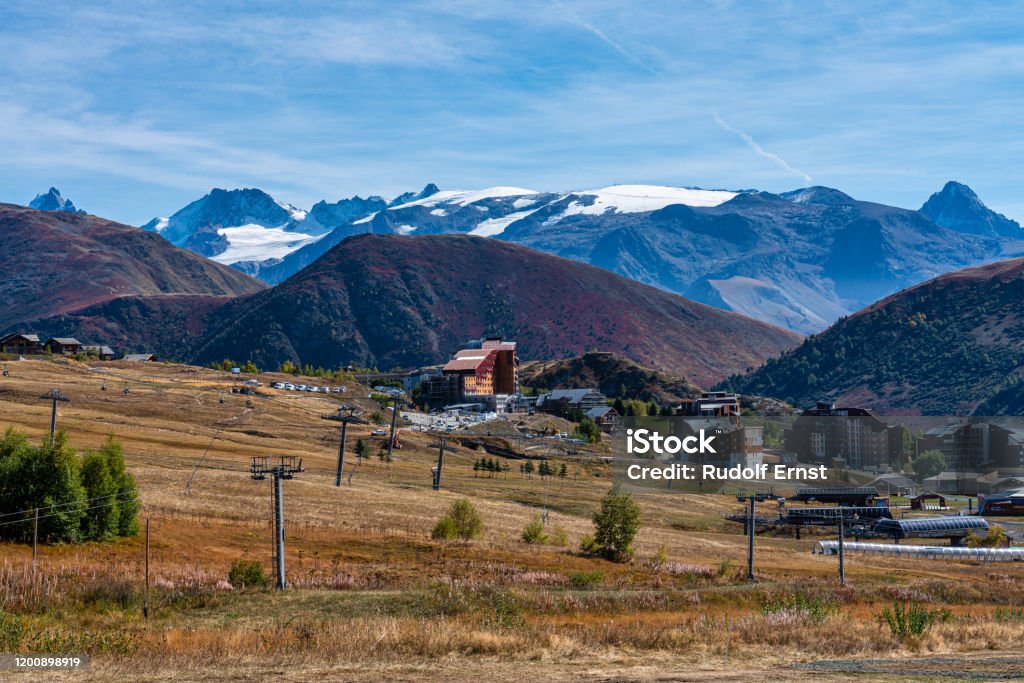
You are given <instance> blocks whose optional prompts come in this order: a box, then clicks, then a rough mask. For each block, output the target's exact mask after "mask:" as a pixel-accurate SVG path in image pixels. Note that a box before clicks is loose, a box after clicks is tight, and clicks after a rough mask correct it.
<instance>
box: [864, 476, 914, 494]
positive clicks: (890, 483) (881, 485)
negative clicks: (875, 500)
mask: <svg viewBox="0 0 1024 683" xmlns="http://www.w3.org/2000/svg"><path fill="white" fill-rule="evenodd" d="M871 486H874V487H875V490H876V491H878V495H880V496H916V495H917V494H918V493H919V492H920V491H921V485H920V484H918V483H917V482H916V481H914V480H913V479H910V478H908V477H904V476H903V475H902V474H883V475H882V476H880V477H878V478H877V479H875V480H874V481H873V482H871Z"/></svg>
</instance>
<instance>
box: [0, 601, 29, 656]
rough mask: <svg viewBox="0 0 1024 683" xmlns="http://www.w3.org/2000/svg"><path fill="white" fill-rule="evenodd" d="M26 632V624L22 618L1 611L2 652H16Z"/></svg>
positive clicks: (0, 637)
mask: <svg viewBox="0 0 1024 683" xmlns="http://www.w3.org/2000/svg"><path fill="white" fill-rule="evenodd" d="M24 632H25V622H24V621H22V619H21V617H19V616H17V615H15V614H8V613H7V612H3V611H0V652H4V653H11V652H16V651H17V650H18V646H19V645H20V644H21V636H22V634H23V633H24Z"/></svg>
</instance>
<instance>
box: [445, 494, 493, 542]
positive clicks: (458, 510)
mask: <svg viewBox="0 0 1024 683" xmlns="http://www.w3.org/2000/svg"><path fill="white" fill-rule="evenodd" d="M448 516H449V517H451V519H452V521H453V522H455V535H456V536H458V537H459V538H461V539H463V540H465V541H469V540H472V539H474V538H480V536H482V535H483V533H484V520H483V518H481V517H480V513H479V512H477V510H476V508H475V507H474V506H473V504H472V503H471V502H469V500H467V499H465V498H461V499H459V500H457V501H455V502H454V503H452V506H451V508H449V510H448Z"/></svg>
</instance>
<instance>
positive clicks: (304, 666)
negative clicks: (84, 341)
mask: <svg viewBox="0 0 1024 683" xmlns="http://www.w3.org/2000/svg"><path fill="white" fill-rule="evenodd" d="M7 365H8V367H9V368H10V371H11V376H10V377H4V378H0V429H6V428H7V427H14V428H16V429H18V430H21V431H23V432H26V433H28V434H29V435H30V437H31V438H32V439H33V440H39V439H41V438H42V437H43V435H44V433H45V432H46V431H47V430H48V427H49V411H50V404H49V402H48V401H46V400H42V399H41V398H40V396H42V395H43V394H44V393H45V392H47V391H49V390H50V389H52V388H54V387H59V388H60V389H62V390H63V391H64V392H65V393H66V394H67V395H68V396H70V397H71V399H72V400H71V402H70V403H65V404H61V406H60V414H59V419H58V424H59V428H60V429H63V430H66V431H67V433H68V435H69V437H70V439H71V442H72V444H73V445H74V446H75V447H76V448H78V449H80V450H84V449H88V448H93V447H97V446H99V445H100V444H101V443H102V441H103V440H105V439H106V437H107V436H108V435H109V434H113V435H114V436H115V437H116V438H117V439H118V440H119V441H120V442H121V443H122V444H123V446H124V449H125V452H126V457H127V460H128V466H129V470H130V471H131V472H132V474H134V476H135V477H136V479H137V482H138V486H139V490H140V493H141V498H142V503H143V508H142V517H143V518H144V519H146V518H148V519H149V520H150V524H151V529H152V546H151V586H152V587H151V591H150V595H149V604H150V610H151V613H150V618H149V619H148V621H147V620H144V619H143V616H142V583H143V550H144V544H143V541H142V538H141V537H137V538H129V539H121V540H119V541H117V542H114V543H109V544H84V545H78V546H43V547H41V548H40V550H39V558H38V566H37V571H36V574H35V576H34V577H33V575H32V573H31V548H30V547H28V546H25V545H18V544H10V543H8V544H3V545H0V584H2V585H0V591H2V592H0V615H5V616H4V617H3V618H4V619H6V620H7V623H10V622H11V620H16V621H17V622H18V628H20V629H21V633H22V637H21V640H20V641H19V642H20V643H21V645H20V646H19V647H20V648H21V650H22V651H25V652H28V651H33V652H35V651H49V652H75V653H88V654H89V655H90V656H91V659H92V661H91V666H90V668H89V669H88V670H87V671H79V672H62V673H55V672H46V673H34V674H33V673H11V672H0V678H5V677H6V678H10V679H11V680H32V679H36V680H67V681H72V680H74V681H128V680H130V681H170V680H175V681H243V680H288V681H310V680H317V681H334V680H338V681H347V680H352V681H370V680H409V681H426V680H445V681H480V680H490V681H513V680H514V681H576V680H600V681H613V680H616V681H617V680H628V681H676V680H679V681H687V680H691V681H727V680H758V679H766V678H770V679H773V680H778V681H811V680H813V681H832V680H852V679H857V680H957V679H961V678H967V677H973V678H976V679H978V680H984V679H986V678H989V677H992V678H1000V679H1008V678H1010V679H1012V678H1013V677H1014V676H1017V675H1020V676H1021V677H1022V678H1024V658H1022V657H1020V656H1019V650H1020V646H1021V645H1022V644H1024V569H1022V568H1021V567H1020V566H1019V565H1017V564H1015V563H1007V564H992V565H986V564H980V563H974V562H938V561H930V562H925V561H912V560H902V559H895V558H875V557H864V556H857V555H852V556H849V557H848V561H847V576H848V585H847V586H846V587H845V588H840V587H839V586H838V583H837V580H836V562H835V559H834V558H824V557H820V556H812V555H811V547H812V545H813V543H814V541H815V540H816V537H814V536H813V535H805V537H804V538H803V539H802V540H795V539H793V538H792V537H789V536H773V535H770V534H766V535H763V536H759V537H758V539H757V548H758V553H757V575H758V581H757V582H756V583H753V584H751V583H748V582H747V581H746V574H745V570H746V567H745V557H746V543H745V538H744V536H743V535H742V529H741V527H739V526H738V525H735V524H733V523H731V522H728V521H726V520H725V519H724V515H726V514H728V513H730V512H732V511H734V510H736V509H738V503H737V502H736V501H735V498H731V497H729V496H725V495H712V494H705V495H687V494H674V495H666V494H647V495H644V496H641V497H640V498H639V500H638V502H639V503H640V506H641V509H642V514H643V525H642V528H641V531H640V534H639V536H638V538H637V543H636V555H635V557H634V559H633V561H632V562H631V563H628V564H615V563H610V562H606V561H603V560H598V559H591V558H587V557H583V556H581V555H580V554H579V553H578V552H577V551H578V548H579V542H580V539H581V538H582V537H583V536H584V535H585V534H588V533H591V531H592V524H591V521H590V516H591V514H592V513H593V511H594V510H595V509H596V507H597V505H598V501H599V500H600V498H601V497H602V496H603V495H604V494H605V493H606V492H607V491H608V489H609V487H610V483H611V482H610V471H609V469H608V467H607V466H606V465H603V464H596V463H599V461H591V460H587V459H570V460H567V461H565V462H566V464H567V466H568V471H569V473H570V474H569V476H568V477H567V478H565V479H557V478H554V479H549V480H546V481H543V480H541V479H540V478H539V477H537V476H536V475H534V476H533V477H532V478H524V477H523V476H522V475H520V473H519V470H518V463H516V462H511V463H510V464H511V465H512V471H511V472H510V473H508V474H507V475H498V476H492V477H487V476H486V475H474V472H473V469H472V463H473V461H474V459H476V458H478V457H480V455H481V454H479V453H477V452H476V451H470V450H468V449H466V448H462V449H460V450H459V451H457V452H454V453H450V454H449V455H448V456H447V458H446V466H445V477H444V482H443V488H442V490H441V491H439V492H438V491H433V490H432V489H431V486H430V484H431V479H430V478H431V473H430V468H431V466H432V465H433V463H434V461H435V459H436V451H434V450H432V449H430V448H428V444H429V443H430V441H431V438H432V437H430V436H429V435H427V434H420V433H415V432H412V431H409V430H408V429H406V430H403V432H402V440H403V443H404V447H403V448H402V449H401V450H399V451H396V452H395V455H396V457H395V459H394V461H393V462H392V463H390V464H385V463H383V462H381V461H380V460H379V459H378V458H377V444H378V443H379V442H380V439H379V438H372V439H371V437H370V436H369V431H370V429H371V428H374V426H373V425H355V426H353V427H352V428H351V429H350V432H349V452H348V456H347V458H346V469H347V472H348V473H350V474H351V478H349V477H347V476H346V481H345V482H344V484H343V485H342V487H340V488H336V487H335V486H334V466H335V458H336V453H337V447H338V441H339V424H338V423H337V422H332V421H327V420H323V419H321V415H323V414H328V413H331V412H333V410H334V409H335V408H336V407H337V398H336V397H333V396H334V395H332V396H323V397H321V396H314V395H312V394H297V393H294V392H283V391H281V392H277V391H273V390H268V391H263V393H264V394H265V395H263V396H255V397H252V398H251V399H248V400H250V401H251V405H247V403H246V402H247V397H246V396H242V395H237V394H232V393H230V387H231V386H233V385H237V384H238V383H239V381H238V379H237V378H232V377H231V376H230V374H228V373H224V372H218V371H213V370H207V369H201V368H194V367H188V366H181V365H170V364H167V365H165V364H138V365H131V364H126V363H120V362H110V363H91V364H85V363H77V362H74V361H68V360H30V361H20V362H10V363H8V364H7ZM283 378H284V377H283V376H280V375H273V374H264V375H261V376H259V378H258V379H260V380H261V381H263V382H265V383H268V384H269V383H270V382H273V381H276V380H277V379H283ZM318 383H323V382H318ZM104 384H105V385H106V387H107V389H106V390H105V391H104V390H102V389H101V386H102V385H104ZM347 386H348V393H347V394H345V396H344V398H345V400H346V401H348V402H357V403H360V404H361V405H362V407H363V408H365V409H366V412H367V414H368V413H369V412H370V411H372V410H374V409H376V404H375V403H373V401H371V400H369V399H368V398H367V395H368V390H367V389H366V388H365V387H360V386H359V385H357V384H353V383H348V385H347ZM125 387H128V389H129V390H130V392H129V393H127V394H126V393H125V392H124V389H125ZM222 392H226V393H224V394H223V396H224V402H223V403H221V402H220V396H221V395H222ZM508 427H510V426H507V428H508ZM478 431H479V430H478ZM493 431H495V432H497V431H500V430H499V428H498V427H495V428H494V430H493ZM358 438H364V439H371V440H372V442H373V447H372V449H371V455H372V457H371V458H370V459H369V460H368V461H363V462H358V463H357V460H356V458H355V455H354V446H355V441H356V439H358ZM204 454H205V455H204ZM257 455H275V456H276V455H294V456H297V457H301V458H302V459H303V462H304V465H305V467H306V468H307V469H306V471H305V472H303V473H301V474H299V475H297V476H296V478H295V479H294V480H291V481H287V482H285V483H284V496H285V499H284V504H285V520H286V536H287V562H286V565H287V569H288V578H289V582H290V583H291V586H292V587H291V588H290V589H289V590H287V591H285V592H276V591H273V590H269V589H268V590H236V589H232V588H231V586H230V584H228V582H227V576H228V570H229V567H230V565H231V563H232V561H233V560H236V559H239V558H246V559H256V560H259V561H260V562H262V564H263V566H264V567H265V568H266V570H267V572H268V573H269V572H270V570H271V533H270V531H271V529H270V500H271V498H270V484H269V482H267V481H262V482H258V481H253V480H251V479H250V478H249V473H248V467H249V459H250V457H252V456H257ZM197 463H198V464H199V466H198V467H197V466H196V465H197ZM559 464H560V463H559ZM190 479H191V485H190V486H189V492H188V493H186V485H187V484H188V483H189V481H190ZM459 498H468V499H470V500H471V501H472V502H473V504H474V505H475V506H476V507H477V508H478V509H479V511H480V513H481V515H482V517H483V519H484V524H485V530H484V535H483V538H482V539H480V540H478V541H473V542H469V543H462V542H438V541H433V540H431V538H430V531H431V528H432V527H433V525H434V523H435V522H436V521H437V520H438V519H439V518H440V517H441V516H442V515H443V514H444V513H445V511H446V510H447V508H448V506H449V505H450V504H451V503H452V502H453V501H454V500H456V499H459ZM545 500H547V503H548V506H549V507H550V509H551V510H552V512H551V514H550V517H549V520H548V528H549V529H552V530H553V529H556V528H560V529H562V530H564V535H565V536H566V537H567V540H568V545H565V546H558V545H544V546H538V545H527V544H526V543H524V542H523V541H522V540H521V539H520V534H521V532H522V529H523V527H524V526H525V525H526V524H527V523H528V522H529V521H530V520H531V519H532V518H533V517H534V516H535V515H536V514H537V513H538V511H539V510H540V509H541V508H542V506H543V505H544V501H545ZM817 538H820V537H817ZM662 549H664V550H663V551H662ZM659 555H660V556H661V557H659ZM666 555H667V557H666ZM896 602H898V603H904V602H917V603H920V604H921V605H923V606H924V607H925V608H927V609H928V610H933V611H935V614H936V615H938V617H937V618H936V623H935V624H934V626H933V627H932V628H931V629H930V630H927V631H926V632H925V633H923V634H922V635H919V636H911V637H907V638H897V637H896V636H894V635H893V634H892V632H891V631H890V629H889V628H888V627H887V626H886V625H885V624H884V623H882V622H881V621H880V619H879V615H880V613H881V611H882V610H883V608H885V607H891V606H892V605H893V604H894V603H896ZM2 627H3V624H0V630H2ZM0 635H2V634H0Z"/></svg>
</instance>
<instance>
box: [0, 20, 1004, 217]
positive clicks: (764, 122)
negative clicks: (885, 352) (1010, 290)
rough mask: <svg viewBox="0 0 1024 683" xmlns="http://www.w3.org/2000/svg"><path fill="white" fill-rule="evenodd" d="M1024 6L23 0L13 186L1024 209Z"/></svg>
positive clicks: (115, 200) (0, 173)
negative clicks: (727, 198)
mask: <svg viewBox="0 0 1024 683" xmlns="http://www.w3.org/2000/svg"><path fill="white" fill-rule="evenodd" d="M1022 33H1024V2H1000V3H961V2H939V1H935V2H904V3H893V2H877V3H875V2H870V1H863V2H810V3H807V2H773V3H752V2H727V1H719V2H716V1H714V0H709V1H705V2H681V1H680V2H666V3H657V2H644V3H632V2H628V1H627V0H616V1H612V2H605V1H604V0H590V1H587V2H575V1H573V0H555V1H553V2H551V1H547V2H533V1H532V0H515V1H513V2H504V1H499V0H495V1H494V2H487V1H482V2H472V1H468V0H466V1H463V0H432V1H430V2H403V1H398V0H395V1H390V2H386V3H382V2H325V3H316V2H290V3H278V2H258V1H253V2H224V3H216V2H191V1H190V0H177V1H176V2H173V3H171V2H166V3H150V2H144V1H140V2H130V3H129V2H125V3H120V2H117V1H114V2H103V3H91V2H88V1H84V0H80V1H78V2H61V1H52V2H46V3H33V2H5V3H0V55H2V57H0V84H2V87H0V201H6V202H13V203H18V204H26V203H28V202H29V201H30V200H31V199H32V197H33V196H35V195H36V194H37V193H40V192H45V191H46V190H47V189H48V188H49V187H50V186H51V185H52V186H56V187H58V188H59V189H60V190H61V191H62V192H63V194H64V195H65V196H67V197H70V198H71V199H72V200H73V201H74V202H75V203H76V204H78V205H79V206H80V207H82V208H84V209H86V210H87V211H89V212H90V213H94V214H97V215H101V216H105V217H107V218H112V219H115V220H119V221H122V222H125V223H129V224H134V225H139V224H142V223H144V222H146V221H148V220H149V219H150V218H152V217H154V216H166V215H169V214H170V213H173V212H174V211H176V210H177V209H179V208H181V207H183V206H184V205H186V204H187V203H188V202H190V201H193V200H195V199H197V198H199V197H201V196H202V195H203V194H205V193H206V192H208V191H209V190H210V189H211V188H214V187H223V188H234V187H259V188H262V189H264V190H266V191H268V192H270V193H271V194H272V195H274V196H275V197H276V198H277V199H279V200H281V201H287V202H290V203H292V204H295V205H296V206H299V207H300V208H309V206H310V205H312V204H313V203H314V202H316V201H318V200H320V199H327V200H329V201H336V200H338V199H340V198H342V197H348V196H352V195H354V194H359V195H362V196H366V195H368V194H379V195H382V196H385V197H393V196H395V195H397V194H400V193H401V192H404V191H407V190H418V189H420V188H422V187H423V186H424V185H425V184H426V183H428V182H434V183H437V184H438V185H439V186H440V187H441V188H442V189H456V188H458V189H473V188H481V187H488V186H493V185H514V186H520V187H527V188H533V189H536V190H545V191H558V190H566V191H568V190H578V189H587V188H595V187H602V186H606V185H610V184H616V183H651V184H664V185H677V186H696V187H705V188H721V189H747V188H756V189H760V190H766V191H770V192H781V191H785V190H791V189H795V188H799V187H804V186H807V185H811V184H814V185H827V186H830V187H837V188H839V189H842V190H843V191H844V192H846V193H847V194H850V195H852V196H854V197H856V198H858V199H864V200H870V201H878V202H883V203H887V204H893V205H897V206H904V207H908V208H917V207H919V206H920V205H921V204H922V203H923V202H924V201H925V200H926V199H927V198H928V196H929V195H930V194H931V193H932V192H935V191H937V190H939V189H940V188H941V187H942V185H943V184H944V183H945V182H946V181H947V180H951V179H955V180H959V181H961V182H964V183H966V184H968V185H970V186H971V187H972V188H974V190H975V191H976V192H977V193H978V194H979V196H980V197H981V199H982V200H983V201H985V202H986V203H987V204H988V205H989V206H991V207H992V208H994V209H996V210H997V211H1000V212H1002V213H1005V214H1007V215H1008V216H1010V217H1011V218H1015V219H1017V220H1019V221H1022V222H1024V165H1022V163H1021V160H1022V157H1024V106H1022V105H1024V41H1021V40H1020V36H1021V35H1022Z"/></svg>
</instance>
